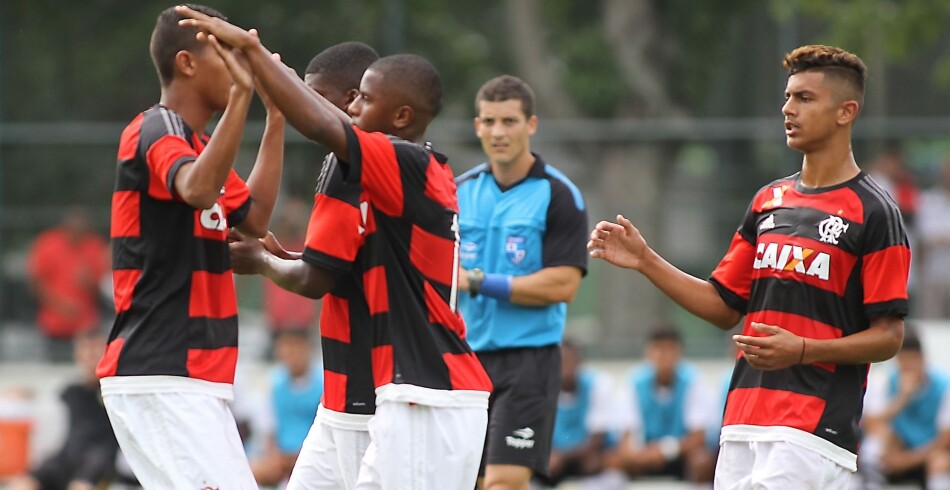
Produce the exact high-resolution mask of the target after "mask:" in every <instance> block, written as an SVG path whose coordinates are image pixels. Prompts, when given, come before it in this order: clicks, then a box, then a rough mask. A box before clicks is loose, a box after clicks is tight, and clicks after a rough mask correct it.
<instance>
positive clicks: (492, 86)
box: [475, 75, 534, 118]
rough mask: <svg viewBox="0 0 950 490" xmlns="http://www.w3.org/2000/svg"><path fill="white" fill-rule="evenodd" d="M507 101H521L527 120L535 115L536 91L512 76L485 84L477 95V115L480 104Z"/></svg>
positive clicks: (497, 78) (503, 76) (494, 79)
mask: <svg viewBox="0 0 950 490" xmlns="http://www.w3.org/2000/svg"><path fill="white" fill-rule="evenodd" d="M506 100H520V101H521V110H522V112H524V116H525V118H530V117H531V116H533V115H534V91H533V90H531V87H530V86H528V84H527V83H525V81H524V80H522V79H520V78H518V77H516V76H512V75H502V76H500V77H495V78H492V79H491V80H489V81H487V82H485V83H484V84H483V85H482V87H481V88H480V89H478V93H476V94H475V114H476V115H477V114H478V103H479V102H481V101H485V102H504V101H506Z"/></svg>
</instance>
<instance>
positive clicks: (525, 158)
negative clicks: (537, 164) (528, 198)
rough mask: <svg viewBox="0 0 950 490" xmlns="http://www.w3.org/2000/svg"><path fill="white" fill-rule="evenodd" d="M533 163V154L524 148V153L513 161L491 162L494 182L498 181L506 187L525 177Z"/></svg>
mask: <svg viewBox="0 0 950 490" xmlns="http://www.w3.org/2000/svg"><path fill="white" fill-rule="evenodd" d="M533 165H534V155H532V154H531V151H529V150H525V152H524V154H522V155H521V156H519V157H518V158H517V159H515V160H514V161H511V162H508V163H500V162H495V161H493V162H491V173H492V176H494V177H495V182H498V184H499V185H500V186H502V187H507V186H510V185H512V184H515V183H517V182H519V181H521V180H523V179H524V178H525V177H527V176H528V172H530V171H531V167H532V166H533Z"/></svg>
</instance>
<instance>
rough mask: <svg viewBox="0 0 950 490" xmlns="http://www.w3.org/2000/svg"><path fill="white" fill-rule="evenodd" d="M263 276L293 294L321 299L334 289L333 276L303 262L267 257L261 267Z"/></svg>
mask: <svg viewBox="0 0 950 490" xmlns="http://www.w3.org/2000/svg"><path fill="white" fill-rule="evenodd" d="M259 272H260V274H261V275H263V276H265V277H267V278H268V279H270V280H271V281H273V282H274V284H276V285H278V286H280V287H281V288H282V289H286V290H287V291H290V292H292V293H297V294H299V295H301V296H306V297H308V298H313V299H320V298H322V297H323V296H324V295H325V294H326V293H328V292H329V291H330V289H332V288H333V275H332V274H331V273H329V272H326V271H322V270H320V269H318V268H317V267H314V266H311V265H310V264H307V263H306V262H304V261H303V260H285V259H281V258H279V257H276V256H274V255H266V256H265V257H264V260H263V261H262V263H261V264H260V265H259Z"/></svg>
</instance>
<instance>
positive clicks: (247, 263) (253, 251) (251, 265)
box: [228, 229, 270, 274]
mask: <svg viewBox="0 0 950 490" xmlns="http://www.w3.org/2000/svg"><path fill="white" fill-rule="evenodd" d="M228 239H229V241H230V243H228V248H229V250H230V252H231V269H232V270H233V271H234V273H235V274H259V273H260V266H261V264H262V263H263V262H264V256H265V255H266V254H269V253H270V252H268V251H267V249H265V248H264V244H263V243H262V241H261V240H258V239H257V238H254V237H249V236H247V235H245V234H243V233H241V232H239V231H237V230H236V229H232V230H231V233H230V234H229V235H228Z"/></svg>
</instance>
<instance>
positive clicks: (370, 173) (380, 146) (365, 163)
mask: <svg viewBox="0 0 950 490" xmlns="http://www.w3.org/2000/svg"><path fill="white" fill-rule="evenodd" d="M354 131H355V132H356V135H357V137H359V140H360V151H361V153H362V158H363V160H362V162H361V165H362V167H361V168H362V170H361V175H360V184H362V185H363V188H365V189H367V190H369V193H370V195H372V196H373V206H374V207H375V208H376V209H379V210H380V211H382V212H383V213H385V214H388V215H389V216H393V217H397V218H398V217H401V216H402V211H403V185H402V173H401V172H400V170H399V160H397V159H396V147H395V146H393V142H392V141H390V140H389V137H388V136H386V135H385V134H383V133H366V132H363V131H360V130H359V129H356V128H355V127H354Z"/></svg>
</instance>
